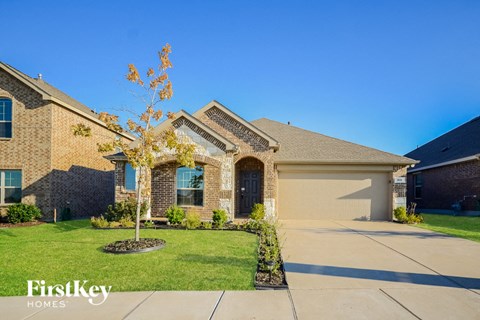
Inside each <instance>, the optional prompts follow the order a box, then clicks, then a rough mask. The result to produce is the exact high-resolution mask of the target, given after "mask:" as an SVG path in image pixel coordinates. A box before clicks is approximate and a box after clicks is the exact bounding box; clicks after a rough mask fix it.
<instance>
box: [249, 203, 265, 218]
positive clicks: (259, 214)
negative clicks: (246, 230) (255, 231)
mask: <svg viewBox="0 0 480 320" xmlns="http://www.w3.org/2000/svg"><path fill="white" fill-rule="evenodd" d="M263 218H265V206H264V205H263V204H261V203H255V204H254V205H253V208H252V213H250V219H253V220H262V219H263Z"/></svg>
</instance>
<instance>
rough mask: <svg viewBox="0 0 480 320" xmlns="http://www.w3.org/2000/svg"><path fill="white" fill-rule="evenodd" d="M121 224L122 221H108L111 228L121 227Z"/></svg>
mask: <svg viewBox="0 0 480 320" xmlns="http://www.w3.org/2000/svg"><path fill="white" fill-rule="evenodd" d="M120 226H121V223H120V222H118V221H110V222H109V223H108V227H109V228H119V227H120Z"/></svg>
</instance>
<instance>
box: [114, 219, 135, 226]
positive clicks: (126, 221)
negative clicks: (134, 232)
mask: <svg viewBox="0 0 480 320" xmlns="http://www.w3.org/2000/svg"><path fill="white" fill-rule="evenodd" d="M118 222H119V223H120V224H121V225H122V227H124V228H133V227H135V222H133V221H132V219H130V218H129V217H124V218H122V219H120V220H119V221H118Z"/></svg>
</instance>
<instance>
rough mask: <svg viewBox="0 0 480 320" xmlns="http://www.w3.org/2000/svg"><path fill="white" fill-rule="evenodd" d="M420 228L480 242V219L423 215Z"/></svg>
mask: <svg viewBox="0 0 480 320" xmlns="http://www.w3.org/2000/svg"><path fill="white" fill-rule="evenodd" d="M422 216H423V218H424V220H425V221H424V223H420V224H418V225H417V226H418V227H420V228H424V229H428V230H432V231H437V232H442V233H446V234H449V235H452V236H456V237H460V238H465V239H469V240H473V241H478V242H480V217H458V216H448V215H440V214H427V213H422Z"/></svg>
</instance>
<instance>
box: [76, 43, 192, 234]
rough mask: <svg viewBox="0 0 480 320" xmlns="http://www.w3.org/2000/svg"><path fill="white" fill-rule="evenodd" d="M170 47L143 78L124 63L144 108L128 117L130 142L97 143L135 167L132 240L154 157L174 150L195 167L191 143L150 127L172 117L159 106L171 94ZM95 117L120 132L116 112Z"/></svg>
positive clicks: (85, 132) (79, 129)
mask: <svg viewBox="0 0 480 320" xmlns="http://www.w3.org/2000/svg"><path fill="white" fill-rule="evenodd" d="M170 53H171V47H170V45H169V44H166V45H165V46H164V47H163V48H162V50H161V51H160V52H158V58H159V60H160V61H159V64H158V67H157V69H156V70H155V69H153V68H148V70H147V72H146V78H144V79H145V81H144V80H143V79H142V77H141V76H140V74H139V72H138V70H137V68H136V67H135V65H134V64H129V65H128V74H127V76H126V78H127V80H128V81H130V82H132V83H134V84H136V85H137V89H139V91H141V92H142V93H141V94H140V95H138V96H139V98H141V99H142V101H143V103H144V104H145V111H144V112H142V113H141V114H140V115H138V116H137V119H136V121H134V120H132V119H128V121H127V126H128V129H127V131H128V132H130V133H131V134H133V135H134V136H135V137H136V140H135V141H134V142H133V143H126V142H124V141H122V139H113V140H112V141H110V142H107V143H103V144H98V150H99V151H100V152H111V151H114V150H121V151H122V152H123V153H124V154H125V156H126V157H127V161H128V163H130V164H131V166H132V167H133V168H135V169H137V177H138V179H137V190H136V196H137V212H136V224H135V241H139V240H140V210H141V206H142V203H143V202H144V201H145V202H147V205H150V196H151V192H150V187H149V186H147V185H146V182H148V175H149V172H150V170H151V169H153V168H154V166H155V159H157V158H161V157H163V156H165V154H166V153H167V152H168V153H174V154H175V155H176V158H177V162H178V163H179V164H180V165H183V166H187V167H190V168H194V167H195V162H194V160H193V154H194V152H195V145H194V144H191V143H189V142H188V141H187V140H186V139H179V138H178V137H177V136H176V134H175V132H174V131H173V130H167V131H166V132H162V133H155V131H154V128H155V124H157V123H158V122H159V121H160V120H161V119H163V118H164V116H166V117H168V118H170V119H172V118H173V117H174V115H173V114H172V113H170V112H168V113H167V114H166V115H165V114H164V113H163V112H162V110H161V109H160V108H159V105H160V104H161V103H162V102H164V101H165V100H169V99H170V98H171V97H172V95H173V90H172V83H171V82H170V80H169V79H168V74H167V70H168V69H169V68H172V63H171V62H170V59H169V54H170ZM99 119H100V120H101V121H103V122H105V123H106V125H107V127H108V128H109V129H110V130H113V131H116V132H122V131H123V130H124V129H123V128H122V126H121V125H120V124H119V123H118V120H119V118H118V116H116V115H113V114H109V113H106V112H102V113H100V117H99ZM73 132H74V134H75V135H80V136H90V135H91V134H90V130H89V128H88V127H86V126H84V125H81V124H78V125H76V126H74V128H73Z"/></svg>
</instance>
